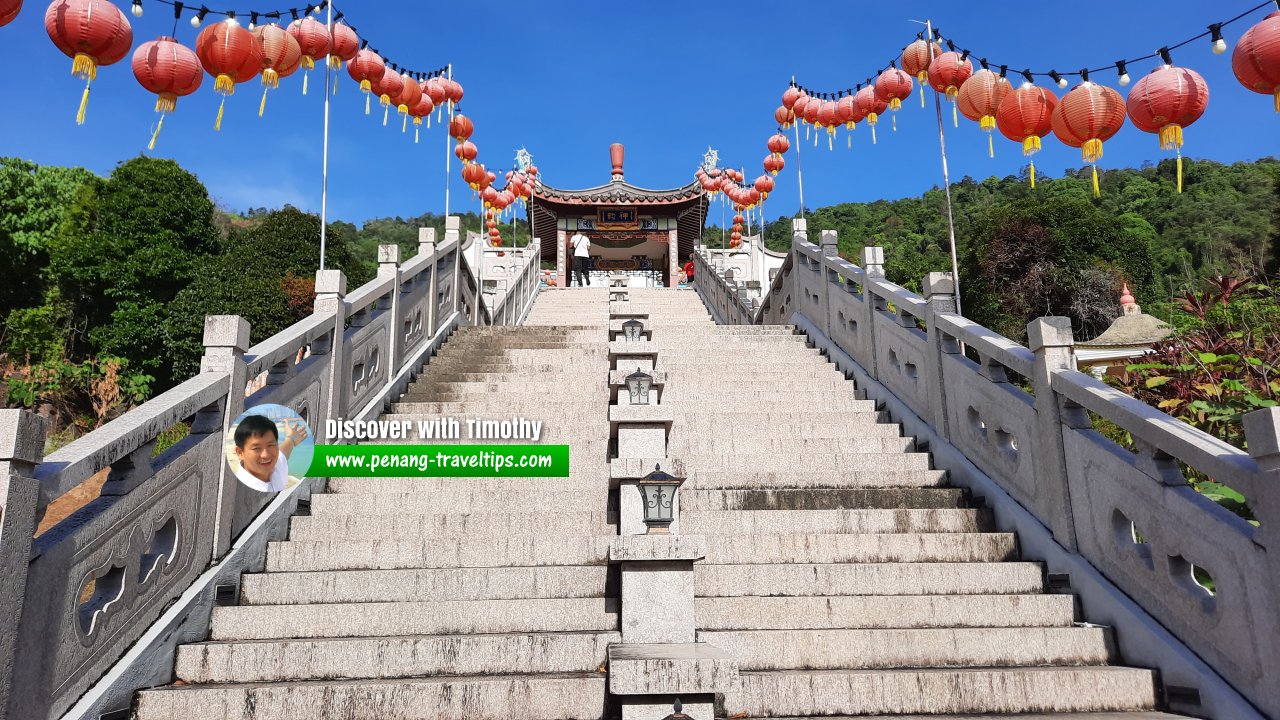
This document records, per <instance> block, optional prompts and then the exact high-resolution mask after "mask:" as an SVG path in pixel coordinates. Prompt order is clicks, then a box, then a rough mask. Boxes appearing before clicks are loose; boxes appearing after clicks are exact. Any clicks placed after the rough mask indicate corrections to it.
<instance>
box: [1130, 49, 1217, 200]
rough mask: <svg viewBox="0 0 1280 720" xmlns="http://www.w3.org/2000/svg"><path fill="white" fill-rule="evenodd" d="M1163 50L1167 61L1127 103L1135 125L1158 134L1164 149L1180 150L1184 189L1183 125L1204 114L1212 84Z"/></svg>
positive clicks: (1136, 88) (1180, 172) (1180, 189)
mask: <svg viewBox="0 0 1280 720" xmlns="http://www.w3.org/2000/svg"><path fill="white" fill-rule="evenodd" d="M1161 54H1162V55H1163V56H1164V60H1165V62H1166V63H1167V64H1165V65H1161V66H1160V67H1158V68H1156V69H1155V70H1152V71H1151V74H1150V75H1147V76H1145V77H1143V78H1142V79H1141V80H1139V81H1138V83H1137V84H1136V85H1134V86H1133V89H1132V90H1130V91H1129V99H1128V100H1127V101H1126V103H1125V105H1126V108H1127V109H1128V111H1129V119H1130V120H1132V121H1133V124H1134V126H1135V127H1137V128H1138V129H1139V130H1141V131H1143V132H1149V133H1155V134H1156V135H1158V136H1159V138H1160V147H1161V148H1162V149H1164V150H1174V151H1176V152H1177V154H1178V163H1177V165H1178V192H1182V129H1183V128H1185V127H1187V126H1189V125H1191V124H1192V123H1194V122H1195V121H1196V120H1199V119H1200V116H1202V115H1204V111H1205V108H1206V107H1208V105H1209V86H1208V84H1206V83H1205V81H1204V78H1203V77H1201V76H1200V73H1197V72H1196V71H1194V70H1191V69H1188V68H1182V67H1174V66H1173V63H1172V60H1171V59H1170V58H1169V56H1168V51H1167V50H1162V51H1161Z"/></svg>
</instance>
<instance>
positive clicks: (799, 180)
mask: <svg viewBox="0 0 1280 720" xmlns="http://www.w3.org/2000/svg"><path fill="white" fill-rule="evenodd" d="M795 82H796V76H795V75H792V76H791V84H792V85H795ZM791 127H792V128H793V129H795V131H796V142H795V145H796V185H797V187H798V188H799V189H800V219H801V220H803V219H804V173H803V172H801V164H800V118H798V117H794V113H793V117H792V118H791Z"/></svg>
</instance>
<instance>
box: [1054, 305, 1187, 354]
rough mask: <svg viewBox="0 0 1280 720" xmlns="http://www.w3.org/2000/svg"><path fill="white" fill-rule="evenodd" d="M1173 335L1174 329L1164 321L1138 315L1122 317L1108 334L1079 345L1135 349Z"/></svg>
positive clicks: (1110, 328)
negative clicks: (1137, 346)
mask: <svg viewBox="0 0 1280 720" xmlns="http://www.w3.org/2000/svg"><path fill="white" fill-rule="evenodd" d="M1172 334H1173V328H1172V327H1169V325H1168V324H1167V323H1165V322H1164V321H1163V320H1161V319H1159V318H1157V317H1153V316H1151V315H1147V314H1146V313H1138V314H1135V315H1121V316H1120V317H1118V318H1116V319H1115V321H1113V322H1112V323H1111V327H1109V328H1107V330H1106V332H1104V333H1102V334H1101V335H1099V336H1098V337H1096V338H1094V339H1092V340H1086V341H1084V342H1080V343H1077V344H1078V345H1080V346H1083V347H1133V346H1135V345H1148V346H1149V345H1154V344H1156V343H1158V342H1160V341H1161V340H1164V339H1165V338H1167V337H1169V336H1170V335H1172Z"/></svg>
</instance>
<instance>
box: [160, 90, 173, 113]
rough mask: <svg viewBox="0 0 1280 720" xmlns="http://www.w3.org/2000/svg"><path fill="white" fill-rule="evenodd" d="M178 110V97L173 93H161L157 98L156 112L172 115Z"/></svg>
mask: <svg viewBox="0 0 1280 720" xmlns="http://www.w3.org/2000/svg"><path fill="white" fill-rule="evenodd" d="M177 109H178V96H177V95H174V94H173V93H160V95H158V96H157V97H156V112H158V113H171V112H173V111H174V110H177Z"/></svg>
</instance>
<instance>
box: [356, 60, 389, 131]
mask: <svg viewBox="0 0 1280 720" xmlns="http://www.w3.org/2000/svg"><path fill="white" fill-rule="evenodd" d="M347 74H348V75H350V76H351V79H352V80H355V81H356V82H358V83H360V92H362V93H364V114H365V115H368V114H369V111H370V106H371V103H370V98H372V97H373V85H374V83H377V82H379V81H381V80H382V76H383V75H386V74H387V64H386V62H385V61H383V59H382V56H381V55H379V54H378V53H376V52H374V51H372V50H369V49H367V48H365V49H362V50H360V51H359V52H357V53H356V56H355V57H354V58H352V59H351V60H350V61H349V62H348V63H347Z"/></svg>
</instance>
